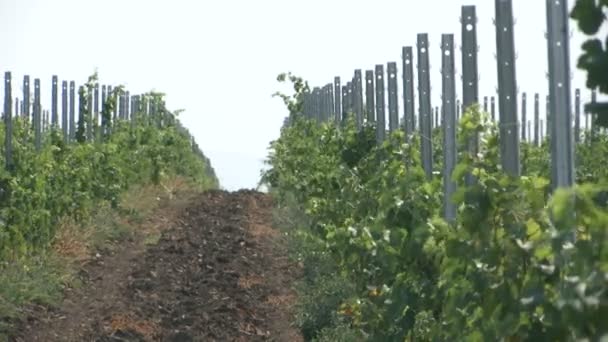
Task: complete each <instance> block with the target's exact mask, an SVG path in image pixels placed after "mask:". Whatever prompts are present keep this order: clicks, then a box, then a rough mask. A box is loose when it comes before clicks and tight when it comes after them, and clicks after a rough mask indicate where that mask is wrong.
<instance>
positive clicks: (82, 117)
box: [78, 86, 87, 139]
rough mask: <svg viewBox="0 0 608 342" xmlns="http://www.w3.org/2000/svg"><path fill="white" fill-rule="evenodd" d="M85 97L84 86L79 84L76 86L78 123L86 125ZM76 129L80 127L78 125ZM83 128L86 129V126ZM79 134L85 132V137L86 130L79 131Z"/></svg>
mask: <svg viewBox="0 0 608 342" xmlns="http://www.w3.org/2000/svg"><path fill="white" fill-rule="evenodd" d="M86 112H87V98H86V97H85V93H84V86H80V87H78V124H79V125H81V124H85V125H86V115H87V113H86ZM78 129H80V127H78ZM85 130H86V126H85ZM79 134H85V138H86V131H85V132H79ZM80 138H81V139H82V136H80Z"/></svg>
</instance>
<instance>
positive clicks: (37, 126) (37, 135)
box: [33, 78, 42, 151]
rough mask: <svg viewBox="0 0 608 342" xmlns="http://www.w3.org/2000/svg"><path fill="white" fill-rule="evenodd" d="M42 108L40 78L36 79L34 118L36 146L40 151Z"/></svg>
mask: <svg viewBox="0 0 608 342" xmlns="http://www.w3.org/2000/svg"><path fill="white" fill-rule="evenodd" d="M41 116H42V108H41V107H40V79H39V78H36V79H34V118H33V121H34V122H33V127H34V145H35V147H36V151H40V149H41V148H42V132H41V130H42V127H40V126H41V124H42V122H41V120H42V117H41Z"/></svg>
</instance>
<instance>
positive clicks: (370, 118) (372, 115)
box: [365, 70, 376, 123]
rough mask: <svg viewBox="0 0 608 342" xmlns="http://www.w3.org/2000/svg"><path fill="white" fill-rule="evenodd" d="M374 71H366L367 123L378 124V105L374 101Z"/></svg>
mask: <svg viewBox="0 0 608 342" xmlns="http://www.w3.org/2000/svg"><path fill="white" fill-rule="evenodd" d="M374 95H375V92H374V71H373V70H366V71H365V111H366V117H367V122H368V123H372V122H376V104H375V101H374Z"/></svg>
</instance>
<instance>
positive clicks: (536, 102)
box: [534, 93, 540, 146]
mask: <svg viewBox="0 0 608 342" xmlns="http://www.w3.org/2000/svg"><path fill="white" fill-rule="evenodd" d="M539 133H540V98H539V95H538V93H536V94H534V145H535V146H539V144H540V135H539Z"/></svg>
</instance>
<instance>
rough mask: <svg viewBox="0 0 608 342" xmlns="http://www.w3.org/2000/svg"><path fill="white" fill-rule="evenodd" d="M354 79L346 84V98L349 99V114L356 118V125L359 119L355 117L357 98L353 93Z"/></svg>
mask: <svg viewBox="0 0 608 342" xmlns="http://www.w3.org/2000/svg"><path fill="white" fill-rule="evenodd" d="M353 80H354V77H353V79H351V80H350V81H349V82H346V92H347V94H346V98H347V103H348V113H349V114H350V115H352V116H354V120H355V124H356V123H357V117H356V116H355V114H356V113H355V97H354V91H353Z"/></svg>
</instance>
